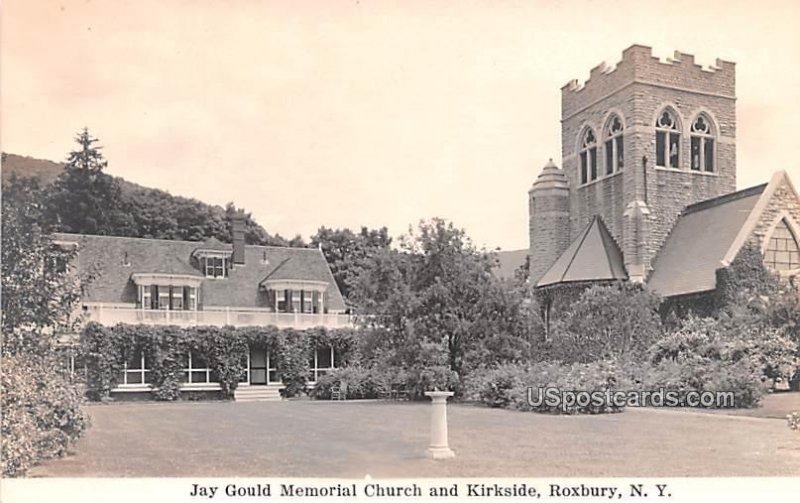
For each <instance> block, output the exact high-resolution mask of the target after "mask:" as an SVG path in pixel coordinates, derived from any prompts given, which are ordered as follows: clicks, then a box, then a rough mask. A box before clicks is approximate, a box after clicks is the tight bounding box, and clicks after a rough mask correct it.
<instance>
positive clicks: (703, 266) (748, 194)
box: [647, 184, 768, 297]
mask: <svg viewBox="0 0 800 503" xmlns="http://www.w3.org/2000/svg"><path fill="white" fill-rule="evenodd" d="M766 187H767V184H763V185H758V186H756V187H751V188H749V189H744V190H740V191H738V192H733V193H731V194H726V195H724V196H720V197H716V198H714V199H709V200H707V201H701V202H699V203H696V204H693V205H691V206H687V207H686V209H685V210H684V211H683V213H682V214H681V215H680V216H679V217H678V220H677V222H676V223H675V226H674V227H673V228H672V232H671V233H670V234H669V236H668V237H667V241H666V242H665V243H664V246H663V247H662V248H661V251H659V253H658V255H657V256H656V259H655V261H654V262H653V272H652V273H651V274H650V277H649V278H648V280H647V284H648V286H649V287H650V288H651V289H652V290H653V291H655V292H657V293H658V294H660V295H663V296H665V297H670V296H674V295H683V294H689V293H697V292H703V291H708V290H713V289H715V288H716V286H717V279H716V271H717V269H719V268H720V267H724V265H727V264H723V260H724V258H725V256H726V255H727V254H728V251H729V250H730V249H731V247H732V246H733V245H734V241H735V240H736V238H737V236H738V235H739V234H740V233H741V231H742V229H743V227H744V226H745V222H746V221H747V220H748V218H749V217H750V216H751V214H752V213H753V210H754V208H755V207H756V204H757V203H758V201H759V199H761V198H762V197H763V196H766V194H765V189H766ZM767 197H768V196H767ZM739 248H741V244H740V245H739ZM736 253H738V248H737V249H736ZM734 255H735V254H734Z"/></svg>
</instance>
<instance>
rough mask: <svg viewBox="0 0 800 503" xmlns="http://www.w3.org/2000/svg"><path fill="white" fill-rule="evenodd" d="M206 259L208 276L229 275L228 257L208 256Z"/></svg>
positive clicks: (220, 276)
mask: <svg viewBox="0 0 800 503" xmlns="http://www.w3.org/2000/svg"><path fill="white" fill-rule="evenodd" d="M204 261H205V267H204V269H205V273H206V277H207V278H226V277H227V276H228V259H227V258H226V257H215V256H206V257H205V258H204Z"/></svg>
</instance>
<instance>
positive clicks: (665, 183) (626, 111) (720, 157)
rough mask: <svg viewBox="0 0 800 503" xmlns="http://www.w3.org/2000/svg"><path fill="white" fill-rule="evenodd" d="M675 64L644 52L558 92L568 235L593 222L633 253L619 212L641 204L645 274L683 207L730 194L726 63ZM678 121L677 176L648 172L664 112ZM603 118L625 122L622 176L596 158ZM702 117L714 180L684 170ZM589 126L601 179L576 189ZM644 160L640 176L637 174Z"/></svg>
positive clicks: (689, 60)
mask: <svg viewBox="0 0 800 503" xmlns="http://www.w3.org/2000/svg"><path fill="white" fill-rule="evenodd" d="M676 59H679V61H676V62H666V63H665V62H661V61H660V60H659V59H658V58H654V57H652V54H651V51H650V49H649V48H647V47H642V46H633V47H631V48H629V49H627V50H626V51H624V52H623V59H622V61H621V62H620V63H619V64H618V65H617V66H616V68H614V69H610V68H609V67H605V66H604V65H601V66H599V67H596V68H595V69H593V70H592V73H591V78H590V80H589V81H587V82H586V83H585V84H584V86H583V87H579V86H578V85H577V82H576V81H573V82H571V83H570V84H568V85H567V86H565V87H564V88H562V158H563V167H564V171H565V174H566V175H567V177H568V178H569V181H570V213H571V215H570V233H571V234H572V235H575V234H576V233H577V232H579V231H580V230H581V229H582V228H583V227H584V226H586V225H587V224H588V223H589V221H590V220H591V218H592V216H593V215H595V214H599V215H601V217H602V218H603V220H604V221H605V223H606V225H607V226H608V228H609V231H610V232H611V234H612V235H613V236H614V238H615V239H616V241H617V243H618V244H619V245H620V248H621V249H622V250H623V253H625V252H626V250H627V251H630V250H632V249H634V248H632V247H635V246H637V245H636V244H635V243H634V242H633V240H632V239H633V238H632V237H631V236H626V235H625V232H624V228H623V213H624V211H625V208H626V206H627V205H628V204H629V203H630V202H632V201H634V200H636V199H643V198H644V197H645V180H646V196H647V205H648V208H649V209H650V212H651V214H650V217H649V232H648V235H649V240H648V243H647V247H646V248H647V249H646V250H643V256H644V258H645V264H646V268H647V269H649V264H650V262H651V261H652V259H653V257H654V256H655V254H656V252H657V251H658V250H659V249H660V248H661V246H662V245H663V243H664V240H665V239H666V237H667V235H668V234H669V232H670V230H671V229H672V227H673V225H674V223H675V220H676V218H677V217H678V215H679V214H680V212H681V211H682V210H683V209H684V208H685V207H686V206H687V205H689V204H693V203H696V202H699V201H702V200H705V199H709V198H712V197H716V196H719V195H722V194H726V193H729V192H733V191H734V190H735V189H736V148H735V136H736V115H735V98H734V87H735V76H734V65H733V63H727V62H723V61H719V60H718V61H717V66H718V67H719V69H718V70H716V71H709V70H705V69H703V68H701V67H700V66H698V65H695V64H694V58H693V57H692V56H691V55H687V54H680V53H676ZM666 106H669V107H671V108H672V109H673V110H674V111H675V113H676V114H677V115H678V116H679V121H680V122H681V124H680V129H681V132H682V133H681V145H680V149H681V151H680V169H671V168H656V167H655V160H656V159H655V143H656V140H655V129H654V125H655V120H656V117H657V115H658V114H659V112H660V111H661V110H663V109H664V107H666ZM610 112H616V113H618V114H619V115H620V116H621V117H622V119H623V122H624V127H625V129H624V139H623V142H624V150H625V152H624V169H623V170H622V172H620V173H615V174H613V175H610V176H608V177H603V175H602V174H603V173H605V164H604V160H605V156H604V151H603V144H604V143H603V136H604V127H605V125H606V121H607V119H608V117H609V114H610ZM700 112H704V113H705V114H706V115H708V116H709V117H710V118H711V120H712V121H713V123H714V129H715V132H716V138H717V140H716V142H715V150H716V152H715V166H714V173H699V172H694V171H691V170H690V168H689V165H690V159H689V152H690V136H689V127H690V124H691V121H692V120H693V119H694V118H695V117H696V116H697V114H698V113H700ZM587 126H589V127H592V128H593V129H594V130H595V133H596V135H597V137H598V171H599V173H600V174H601V176H600V179H598V180H596V181H594V182H590V183H588V184H586V185H584V186H581V185H580V172H579V168H580V160H579V157H578V155H577V153H578V149H579V141H580V138H579V136H580V135H581V134H582V132H583V131H584V129H585V128H586V127H587ZM643 157H646V158H647V164H646V174H645V172H644V169H645V168H643V167H642V159H643Z"/></svg>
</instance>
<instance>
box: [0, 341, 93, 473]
mask: <svg viewBox="0 0 800 503" xmlns="http://www.w3.org/2000/svg"><path fill="white" fill-rule="evenodd" d="M2 367H3V372H2V379H1V380H0V394H2V398H3V414H2V468H3V475H4V476H7V477H14V476H20V475H24V474H25V472H26V471H27V470H28V469H29V468H30V467H31V466H33V465H35V464H36V463H38V462H40V461H43V460H46V459H50V458H53V457H58V456H62V455H64V454H65V453H66V452H67V450H68V448H69V447H70V445H71V444H72V443H73V442H74V441H75V440H77V438H78V437H80V435H81V434H82V433H83V431H84V430H85V429H86V428H87V427H88V425H89V419H88V417H87V416H86V414H85V413H84V412H83V411H82V410H81V408H80V405H81V402H82V399H81V396H80V393H79V392H78V390H77V389H76V387H75V386H73V385H72V384H71V383H70V382H69V381H68V380H67V379H65V378H64V376H62V375H61V374H59V373H58V372H57V371H54V370H53V369H54V368H56V363H55V362H53V361H51V359H48V358H39V357H30V356H25V355H15V356H3V358H2Z"/></svg>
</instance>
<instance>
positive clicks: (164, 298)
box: [158, 286, 169, 311]
mask: <svg viewBox="0 0 800 503" xmlns="http://www.w3.org/2000/svg"><path fill="white" fill-rule="evenodd" d="M158 308H159V309H161V310H165V311H166V310H168V309H169V287H168V286H162V287H160V288H159V289H158Z"/></svg>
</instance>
